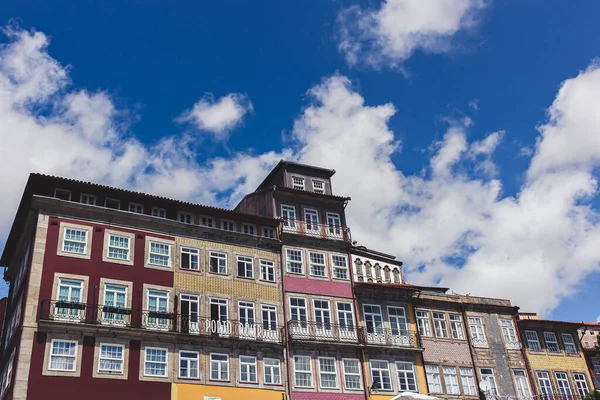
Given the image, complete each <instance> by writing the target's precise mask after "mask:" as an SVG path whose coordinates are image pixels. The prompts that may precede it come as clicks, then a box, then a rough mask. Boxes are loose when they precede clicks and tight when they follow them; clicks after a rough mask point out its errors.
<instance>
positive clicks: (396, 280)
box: [392, 268, 402, 283]
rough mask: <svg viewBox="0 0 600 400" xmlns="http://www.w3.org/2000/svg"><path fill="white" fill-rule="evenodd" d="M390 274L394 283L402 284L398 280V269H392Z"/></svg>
mask: <svg viewBox="0 0 600 400" xmlns="http://www.w3.org/2000/svg"><path fill="white" fill-rule="evenodd" d="M392 274H393V276H394V283H402V281H401V280H400V270H399V269H398V268H394V271H393V272H392Z"/></svg>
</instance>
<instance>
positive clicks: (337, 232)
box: [325, 212, 342, 237]
mask: <svg viewBox="0 0 600 400" xmlns="http://www.w3.org/2000/svg"><path fill="white" fill-rule="evenodd" d="M325 217H326V218H327V234H328V235H329V236H334V237H341V236H342V216H341V215H340V214H339V213H334V212H326V213H325ZM330 220H331V221H332V222H333V223H330Z"/></svg>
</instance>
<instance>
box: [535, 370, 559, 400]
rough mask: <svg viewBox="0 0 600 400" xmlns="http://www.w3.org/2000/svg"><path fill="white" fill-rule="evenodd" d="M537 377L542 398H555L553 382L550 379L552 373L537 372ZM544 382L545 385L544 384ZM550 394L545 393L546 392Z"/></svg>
mask: <svg viewBox="0 0 600 400" xmlns="http://www.w3.org/2000/svg"><path fill="white" fill-rule="evenodd" d="M535 377H536V379H537V382H538V386H539V387H540V394H541V395H542V396H553V395H554V388H553V387H552V380H551V379H550V373H548V371H536V372H535ZM542 382H543V384H542ZM546 391H547V392H548V393H545V392H546Z"/></svg>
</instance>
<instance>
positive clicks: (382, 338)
mask: <svg viewBox="0 0 600 400" xmlns="http://www.w3.org/2000/svg"><path fill="white" fill-rule="evenodd" d="M363 333H364V336H365V344H367V345H377V346H388V347H390V346H391V347H421V340H420V337H419V333H418V332H417V331H413V330H410V329H395V328H385V327H377V326H366V327H365V328H364V329H363Z"/></svg>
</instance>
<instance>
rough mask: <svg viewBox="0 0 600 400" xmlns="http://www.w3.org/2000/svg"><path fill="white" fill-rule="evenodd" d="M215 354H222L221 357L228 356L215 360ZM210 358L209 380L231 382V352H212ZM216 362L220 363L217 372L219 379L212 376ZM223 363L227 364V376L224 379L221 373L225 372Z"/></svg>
mask: <svg viewBox="0 0 600 400" xmlns="http://www.w3.org/2000/svg"><path fill="white" fill-rule="evenodd" d="M213 356H221V357H223V356H224V357H226V360H225V361H223V360H216V361H215V360H213ZM209 359H210V363H209V371H208V376H209V380H210V381H216V382H229V374H230V368H229V354H224V353H210V356H209ZM214 362H216V363H218V364H217V365H218V368H217V372H218V373H219V379H214V378H213V376H212V372H213V368H212V367H213V363H214ZM223 365H225V366H226V368H227V371H226V372H227V378H225V379H222V378H221V375H222V373H223V368H222V367H223Z"/></svg>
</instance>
